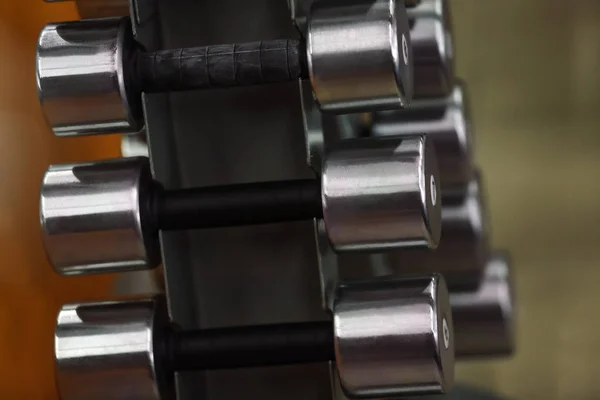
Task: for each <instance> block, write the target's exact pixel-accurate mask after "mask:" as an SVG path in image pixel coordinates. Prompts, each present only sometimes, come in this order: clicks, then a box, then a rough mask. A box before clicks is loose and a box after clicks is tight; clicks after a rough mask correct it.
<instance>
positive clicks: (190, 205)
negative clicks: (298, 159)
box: [153, 179, 323, 230]
mask: <svg viewBox="0 0 600 400" xmlns="http://www.w3.org/2000/svg"><path fill="white" fill-rule="evenodd" d="M153 214H154V216H155V218H156V227H157V228H158V229H161V230H180V229H201V228H215V227H225V226H238V225H254V224H268V223H278V222H285V221H302V220H310V219H312V218H320V217H322V215H323V208H322V205H321V184H320V181H318V180H316V179H305V180H291V181H281V182H260V183H249V184H238V185H230V186H216V187H205V188H193V189H181V190H169V191H167V190H162V189H157V191H156V194H155V196H154V207H153Z"/></svg>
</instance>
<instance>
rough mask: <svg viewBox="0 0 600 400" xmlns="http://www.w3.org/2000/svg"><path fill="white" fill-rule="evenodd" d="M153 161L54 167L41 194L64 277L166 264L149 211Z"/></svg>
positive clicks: (45, 232)
mask: <svg viewBox="0 0 600 400" xmlns="http://www.w3.org/2000/svg"><path fill="white" fill-rule="evenodd" d="M152 188H153V181H152V175H151V172H150V165H149V163H148V159H146V158H143V157H139V158H123V159H115V160H106V161H100V162H90V163H81V164H63V165H55V166H51V167H50V168H49V169H48V170H47V171H46V174H45V175H44V178H43V182H42V187H41V194H40V222H41V227H42V236H43V241H44V245H45V247H46V253H47V255H48V258H49V260H50V263H51V264H52V266H53V267H54V269H55V270H56V271H57V272H58V273H60V274H62V275H81V274H92V273H110V272H123V271H128V270H139V269H147V268H152V267H155V266H156V265H158V264H159V263H160V252H159V243H158V239H157V235H156V232H155V230H154V227H153V226H152V225H151V223H150V221H151V219H152V218H148V215H146V214H147V213H148V212H149V206H150V205H149V204H148V199H149V198H150V197H151V196H150V195H149V191H150V190H151V189H152Z"/></svg>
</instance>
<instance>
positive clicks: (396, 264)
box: [387, 174, 490, 290]
mask: <svg viewBox="0 0 600 400" xmlns="http://www.w3.org/2000/svg"><path fill="white" fill-rule="evenodd" d="M481 186H482V183H481V179H480V178H479V174H476V178H474V179H473V180H472V181H471V182H470V184H469V185H468V190H467V196H466V197H465V198H463V199H462V201H460V202H458V203H450V202H446V203H444V206H443V207H442V239H441V240H440V245H439V247H438V248H437V250H436V251H423V250H410V251H405V252H391V253H389V254H388V255H387V259H388V262H389V264H390V267H391V270H392V271H393V272H394V273H396V274H398V273H400V274H407V273H419V274H421V273H431V272H439V273H442V274H443V275H444V277H445V278H446V281H447V282H448V285H449V286H450V289H451V290H454V289H463V288H467V289H471V288H475V287H477V285H478V284H479V282H480V281H481V277H482V274H483V271H484V269H485V265H486V263H487V260H488V257H489V251H490V250H489V222H488V213H487V209H486V206H485V201H484V196H483V193H482V192H483V190H482V188H481Z"/></svg>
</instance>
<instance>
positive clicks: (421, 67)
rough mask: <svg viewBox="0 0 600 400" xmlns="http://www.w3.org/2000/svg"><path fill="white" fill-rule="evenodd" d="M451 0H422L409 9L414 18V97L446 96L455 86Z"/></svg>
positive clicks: (412, 33)
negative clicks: (449, 1)
mask: <svg viewBox="0 0 600 400" xmlns="http://www.w3.org/2000/svg"><path fill="white" fill-rule="evenodd" d="M449 8H450V7H449V5H448V1H446V0H423V1H422V2H421V3H420V4H419V5H418V6H416V7H414V8H410V9H408V10H407V12H408V18H409V20H410V21H411V24H412V29H411V38H412V42H413V52H414V60H415V61H414V62H415V67H414V68H415V76H414V81H415V82H414V86H415V88H414V91H415V93H414V95H415V98H428V97H440V96H447V95H448V94H449V92H450V91H451V90H452V86H453V85H454V79H455V78H454V75H455V66H454V43H453V40H452V37H453V35H452V23H451V18H450V12H449V11H450V10H449Z"/></svg>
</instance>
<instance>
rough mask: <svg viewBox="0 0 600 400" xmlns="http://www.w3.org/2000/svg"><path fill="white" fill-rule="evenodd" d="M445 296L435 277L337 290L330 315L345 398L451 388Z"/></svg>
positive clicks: (450, 337) (449, 330)
mask: <svg viewBox="0 0 600 400" xmlns="http://www.w3.org/2000/svg"><path fill="white" fill-rule="evenodd" d="M447 296H448V290H447V288H446V285H445V283H444V280H443V278H441V277H440V276H439V275H436V276H434V277H433V278H428V279H412V280H410V279H409V280H404V281H399V280H397V281H393V280H392V281H387V282H386V281H381V280H374V281H372V282H369V283H364V284H352V285H349V286H342V287H341V288H340V289H339V291H338V294H337V299H336V301H335V316H334V324H335V339H336V356H337V369H338V373H339V376H340V382H341V384H342V387H343V388H344V391H345V392H346V393H347V394H348V396H349V397H393V396H400V395H407V394H425V393H446V392H447V391H448V390H449V389H450V387H451V386H452V383H453V381H454V368H453V365H454V339H453V334H452V320H451V311H450V305H449V303H447V302H446V298H447ZM408 315H410V318H409V319H408V320H404V319H403V318H404V317H405V316H408ZM401 325H402V328H399V327H400V326H401ZM399 329H401V331H402V333H401V334H398V333H400V331H399ZM365 346H366V347H365Z"/></svg>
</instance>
